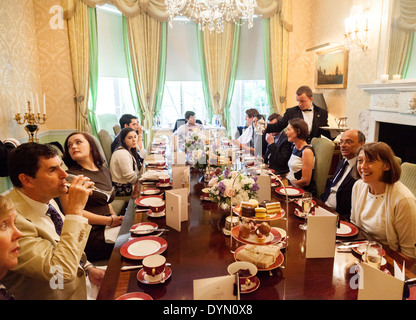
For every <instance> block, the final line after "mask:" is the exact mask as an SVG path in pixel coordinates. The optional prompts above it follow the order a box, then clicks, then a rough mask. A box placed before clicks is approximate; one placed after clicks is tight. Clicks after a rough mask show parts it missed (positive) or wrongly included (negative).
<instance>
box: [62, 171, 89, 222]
mask: <svg viewBox="0 0 416 320" xmlns="http://www.w3.org/2000/svg"><path fill="white" fill-rule="evenodd" d="M93 186H94V182H92V181H90V178H88V177H84V176H83V175H79V176H76V177H75V178H74V179H73V180H72V182H71V186H70V187H69V189H68V208H67V210H66V214H75V215H82V212H83V210H84V208H85V204H86V203H87V201H88V197H89V196H90V195H91V194H92V187H93Z"/></svg>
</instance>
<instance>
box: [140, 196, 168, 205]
mask: <svg viewBox="0 0 416 320" xmlns="http://www.w3.org/2000/svg"><path fill="white" fill-rule="evenodd" d="M140 203H141V204H143V205H145V206H149V207H150V206H156V207H159V206H162V205H163V204H164V203H165V202H164V201H163V200H162V199H160V198H156V197H149V198H145V199H142V200H140Z"/></svg>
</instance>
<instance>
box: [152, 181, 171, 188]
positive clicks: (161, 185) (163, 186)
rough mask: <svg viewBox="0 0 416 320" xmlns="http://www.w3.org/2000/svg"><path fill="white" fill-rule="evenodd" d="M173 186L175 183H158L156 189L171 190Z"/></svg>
mask: <svg viewBox="0 0 416 320" xmlns="http://www.w3.org/2000/svg"><path fill="white" fill-rule="evenodd" d="M172 185H173V182H168V183H160V182H158V183H156V187H158V188H169V187H171V186H172Z"/></svg>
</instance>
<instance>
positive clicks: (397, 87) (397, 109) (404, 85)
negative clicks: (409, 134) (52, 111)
mask: <svg viewBox="0 0 416 320" xmlns="http://www.w3.org/2000/svg"><path fill="white" fill-rule="evenodd" d="M358 88H360V89H361V90H363V91H365V92H367V93H369V94H370V95H371V100H370V106H369V108H368V109H366V110H365V111H363V112H362V113H361V115H360V122H361V129H362V130H363V131H364V132H365V133H366V136H367V140H368V141H378V129H379V128H378V127H379V125H378V124H379V123H380V122H387V123H395V124H403V125H411V126H416V81H414V80H413V81H409V80H398V81H388V82H386V83H373V84H363V85H358Z"/></svg>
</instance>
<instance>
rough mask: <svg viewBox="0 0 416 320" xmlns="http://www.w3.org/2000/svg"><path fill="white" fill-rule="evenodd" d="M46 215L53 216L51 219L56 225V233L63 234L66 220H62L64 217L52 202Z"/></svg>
mask: <svg viewBox="0 0 416 320" xmlns="http://www.w3.org/2000/svg"><path fill="white" fill-rule="evenodd" d="M46 215H47V216H49V217H51V220H52V222H53V224H54V225H55V230H56V233H57V234H58V235H61V232H62V225H63V224H64V221H63V220H62V217H61V215H60V214H59V212H58V211H57V210H56V209H55V208H54V207H53V205H51V204H50V203H49V204H48V211H47V212H46Z"/></svg>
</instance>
